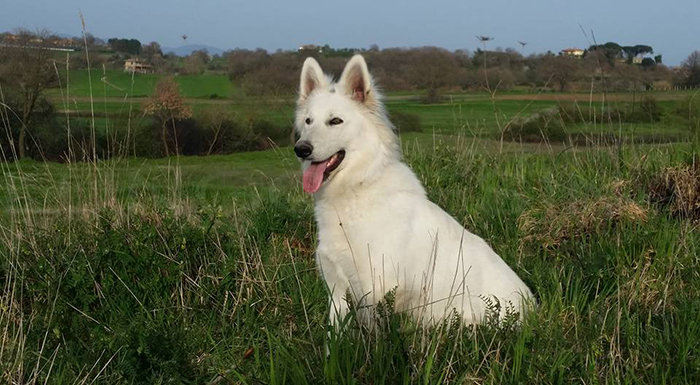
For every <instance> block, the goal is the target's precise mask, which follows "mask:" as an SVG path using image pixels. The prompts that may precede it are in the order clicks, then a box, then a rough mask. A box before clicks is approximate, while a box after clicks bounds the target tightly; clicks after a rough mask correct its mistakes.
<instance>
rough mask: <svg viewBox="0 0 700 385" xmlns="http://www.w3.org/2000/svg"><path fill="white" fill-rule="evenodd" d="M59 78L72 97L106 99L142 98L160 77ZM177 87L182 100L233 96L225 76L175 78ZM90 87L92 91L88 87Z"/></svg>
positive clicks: (77, 73)
mask: <svg viewBox="0 0 700 385" xmlns="http://www.w3.org/2000/svg"><path fill="white" fill-rule="evenodd" d="M61 76H62V78H63V79H67V84H63V87H64V88H67V89H68V91H69V92H70V95H71V96H72V97H75V98H89V97H90V96H91V92H92V96H94V97H95V98H96V99H97V100H99V98H101V97H107V98H117V99H125V98H131V97H133V98H142V97H148V96H150V95H151V94H152V93H153V88H154V87H155V85H156V83H157V82H158V80H159V79H160V78H161V75H156V74H133V75H132V74H130V73H127V72H124V71H119V70H104V71H103V70H99V69H94V70H91V71H90V72H89V73H88V71H87V70H70V71H69V72H68V73H66V71H61ZM174 79H175V81H176V82H177V83H178V84H179V85H180V91H181V92H182V95H183V96H184V97H186V98H206V99H209V98H210V97H211V96H212V95H216V96H217V97H219V98H228V97H231V96H232V95H233V92H234V87H233V84H232V83H231V81H230V80H229V78H228V76H226V75H214V74H206V75H179V76H175V77H174ZM91 85H92V90H91V89H90V86H91ZM50 94H51V95H52V96H57V95H60V90H59V89H55V90H53V91H52V92H51V93H50Z"/></svg>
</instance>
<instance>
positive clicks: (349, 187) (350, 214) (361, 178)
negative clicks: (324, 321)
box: [296, 55, 532, 325]
mask: <svg viewBox="0 0 700 385" xmlns="http://www.w3.org/2000/svg"><path fill="white" fill-rule="evenodd" d="M334 117H338V118H340V119H342V120H343V123H342V124H338V125H330V124H329V121H330V120H331V119H332V118H334ZM307 119H308V120H307ZM307 122H310V124H309V123H307ZM296 129H297V133H298V134H299V136H300V140H303V141H308V142H310V143H311V144H312V145H313V152H312V154H311V156H310V157H309V158H308V159H307V160H304V161H303V162H302V168H303V169H304V170H306V169H307V168H308V167H309V165H310V163H311V161H314V162H319V161H323V160H325V159H328V158H329V157H331V156H332V155H333V154H335V153H336V152H338V151H340V150H345V158H344V160H343V162H342V163H341V164H340V166H339V167H338V168H337V169H336V170H334V171H333V172H332V173H331V174H330V175H329V177H328V179H327V180H326V181H325V182H324V183H323V184H322V186H321V187H320V188H319V189H318V191H317V192H316V193H314V198H315V216H316V221H317V224H318V248H317V250H316V262H317V264H318V268H319V270H320V272H321V274H322V276H323V278H324V279H325V281H326V283H327V285H328V288H329V290H330V303H331V311H330V321H331V324H334V325H337V321H338V320H339V319H341V318H342V317H344V316H345V314H347V312H348V304H347V301H346V298H345V296H346V293H348V292H349V293H351V294H352V295H353V297H354V300H355V301H356V303H357V304H358V305H359V307H360V308H362V307H363V305H364V307H365V308H372V305H375V304H376V303H377V302H378V301H379V300H381V299H382V298H383V297H384V295H385V293H387V292H389V291H391V290H393V289H396V295H395V307H396V308H397V310H398V311H409V312H411V314H413V315H414V316H415V317H416V318H418V319H419V320H421V321H423V322H425V321H427V322H435V321H440V320H442V319H444V318H445V317H446V316H449V314H450V313H451V311H452V310H456V311H457V312H458V313H459V314H461V315H462V317H463V319H464V320H465V322H467V323H479V322H480V321H482V319H483V318H484V315H485V312H486V308H487V306H486V304H485V301H484V299H485V298H486V297H490V298H493V297H496V298H497V299H498V300H499V302H500V304H501V305H502V308H505V307H506V306H508V304H510V305H511V306H512V307H513V308H514V309H515V311H519V312H521V315H522V313H523V312H524V310H525V308H526V306H525V305H526V304H527V303H528V302H530V299H531V298H532V293H531V292H530V290H529V289H528V287H527V286H526V285H525V283H523V281H522V280H521V279H520V278H519V277H518V276H517V275H516V274H515V272H513V270H511V269H510V267H508V265H507V264H506V263H505V262H504V261H503V260H502V259H501V258H500V257H499V256H498V255H497V254H496V253H495V252H494V251H493V250H492V249H491V248H490V247H489V246H488V245H487V244H486V242H485V241H484V240H483V239H481V238H480V237H478V236H476V235H474V234H472V233H470V232H469V231H467V230H465V229H464V228H463V227H462V226H461V225H460V224H459V223H458V222H457V221H456V220H455V219H453V218H452V217H451V216H450V215H448V214H447V213H445V212H444V211H443V210H442V209H441V208H440V207H438V206H437V205H435V204H434V203H432V202H431V201H429V200H428V199H427V197H426V193H425V190H424V189H423V186H422V185H421V183H420V182H419V180H418V178H417V177H416V175H415V174H414V173H413V172H412V171H411V170H410V169H409V168H408V166H406V164H404V163H403V162H402V161H401V150H400V146H399V142H398V138H397V136H396V134H395V132H394V127H393V125H392V124H391V122H390V121H389V119H388V118H387V114H386V112H385V109H384V106H383V104H382V102H381V97H380V95H378V94H377V90H376V87H375V85H374V84H373V81H372V78H371V76H370V74H369V72H368V70H367V64H366V63H365V60H364V59H363V58H362V56H360V55H356V56H354V57H353V58H352V59H351V60H350V61H349V62H348V64H347V65H346V67H345V70H344V71H343V74H342V75H341V77H340V80H339V81H338V82H333V80H332V79H331V78H330V77H328V76H326V75H324V74H323V72H322V70H321V67H320V66H319V64H318V63H317V62H316V60H314V59H313V58H308V59H306V61H305V62H304V66H303V69H302V73H301V84H300V91H299V100H298V104H297V111H296ZM370 319H371V317H370Z"/></svg>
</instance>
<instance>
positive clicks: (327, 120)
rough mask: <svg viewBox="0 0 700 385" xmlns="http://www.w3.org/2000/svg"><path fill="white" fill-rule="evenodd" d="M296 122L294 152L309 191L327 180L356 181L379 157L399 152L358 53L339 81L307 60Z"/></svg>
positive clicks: (396, 154)
mask: <svg viewBox="0 0 700 385" xmlns="http://www.w3.org/2000/svg"><path fill="white" fill-rule="evenodd" d="M295 125H296V131H297V134H298V136H299V140H298V141H297V142H296V144H295V146H294V152H295V153H296V155H297V157H299V158H300V159H301V161H302V163H303V170H304V175H303V178H302V179H303V185H304V191H306V192H308V193H315V192H316V191H318V190H319V189H320V188H321V186H322V185H324V184H328V183H331V181H332V180H345V181H356V182H358V183H361V182H362V181H363V180H364V179H366V178H367V177H369V176H371V174H372V173H374V172H375V171H376V168H377V167H378V165H379V164H381V163H382V162H381V160H382V159H383V157H384V158H385V157H386V156H398V145H397V144H396V138H395V134H394V133H393V127H392V125H391V123H390V122H389V120H388V119H387V117H386V113H385V111H384V106H383V105H382V103H381V100H380V96H379V95H378V93H377V89H376V87H375V86H374V84H373V81H372V77H371V76H370V74H369V71H368V70H367V64H366V63H365V60H364V58H363V57H362V56H360V55H356V56H354V57H353V58H352V59H350V61H349V62H348V64H347V65H346V66H345V69H344V70H343V73H342V75H341V76H340V80H338V82H333V81H332V79H331V78H329V77H328V76H326V75H324V74H323V71H322V70H321V67H320V66H319V64H318V62H316V60H314V59H313V58H308V59H306V61H305V62H304V67H303V68H302V70H301V83H300V85H299V100H298V103H297V113H296V123H295ZM384 163H385V162H384ZM343 174H346V175H345V177H341V175H343ZM350 174H352V177H351V176H350ZM333 183H336V182H333Z"/></svg>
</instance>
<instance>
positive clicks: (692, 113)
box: [674, 97, 700, 132]
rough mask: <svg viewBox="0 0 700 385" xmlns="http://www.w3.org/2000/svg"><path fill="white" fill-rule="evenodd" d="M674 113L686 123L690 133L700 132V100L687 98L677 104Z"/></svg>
mask: <svg viewBox="0 0 700 385" xmlns="http://www.w3.org/2000/svg"><path fill="white" fill-rule="evenodd" d="M674 112H675V114H676V115H678V116H680V117H681V118H682V119H684V120H685V121H686V122H687V124H688V129H690V131H691V132H698V131H700V98H697V97H688V98H686V99H685V100H682V101H680V102H678V103H677V104H676V108H675V110H674Z"/></svg>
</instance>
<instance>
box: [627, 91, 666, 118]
mask: <svg viewBox="0 0 700 385" xmlns="http://www.w3.org/2000/svg"><path fill="white" fill-rule="evenodd" d="M622 115H623V119H624V120H623V122H626V123H654V122H658V121H660V120H661V108H660V107H659V103H658V102H657V101H656V99H655V98H654V97H652V96H644V97H643V98H642V101H641V102H640V103H639V105H636V104H628V105H627V106H626V109H625V111H624V113H623V114H622Z"/></svg>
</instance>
